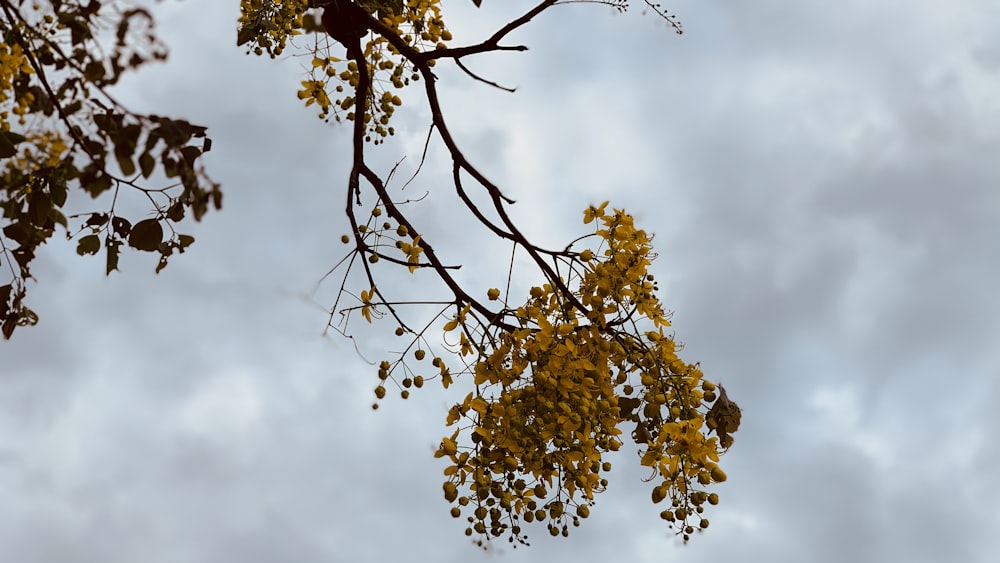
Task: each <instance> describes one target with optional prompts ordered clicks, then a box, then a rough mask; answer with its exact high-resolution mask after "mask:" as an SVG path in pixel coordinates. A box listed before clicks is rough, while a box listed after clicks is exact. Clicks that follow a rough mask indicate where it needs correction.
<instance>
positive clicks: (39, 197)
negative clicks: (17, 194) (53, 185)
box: [28, 189, 52, 227]
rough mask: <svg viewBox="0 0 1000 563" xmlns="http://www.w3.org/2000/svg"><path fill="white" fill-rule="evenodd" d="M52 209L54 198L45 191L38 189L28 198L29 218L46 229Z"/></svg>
mask: <svg viewBox="0 0 1000 563" xmlns="http://www.w3.org/2000/svg"><path fill="white" fill-rule="evenodd" d="M51 209H52V198H51V197H49V194H47V193H46V192H45V191H44V190H39V189H36V190H34V191H32V192H31V196H30V197H29V198H28V218H30V219H31V222H32V223H33V224H34V225H36V226H38V227H44V226H45V223H46V222H47V220H48V218H49V211H50V210H51Z"/></svg>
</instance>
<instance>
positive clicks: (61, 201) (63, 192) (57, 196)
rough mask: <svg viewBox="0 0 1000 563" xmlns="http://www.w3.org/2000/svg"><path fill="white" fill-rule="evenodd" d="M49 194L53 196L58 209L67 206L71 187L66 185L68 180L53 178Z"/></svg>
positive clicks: (53, 201)
mask: <svg viewBox="0 0 1000 563" xmlns="http://www.w3.org/2000/svg"><path fill="white" fill-rule="evenodd" d="M49 192H50V193H51V194H52V203H53V204H55V206H56V207H62V206H63V205H66V196H67V195H68V194H69V187H68V186H67V185H66V180H64V179H62V178H53V179H52V180H51V181H50V182H49Z"/></svg>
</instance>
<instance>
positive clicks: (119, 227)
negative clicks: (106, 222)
mask: <svg viewBox="0 0 1000 563" xmlns="http://www.w3.org/2000/svg"><path fill="white" fill-rule="evenodd" d="M111 228H113V229H114V230H115V232H116V233H118V235H119V236H123V237H127V236H128V234H129V233H130V232H132V223H130V222H129V220H128V219H126V218H124V217H114V218H113V219H111Z"/></svg>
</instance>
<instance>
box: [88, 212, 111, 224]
mask: <svg viewBox="0 0 1000 563" xmlns="http://www.w3.org/2000/svg"><path fill="white" fill-rule="evenodd" d="M107 222H108V214H107V213H91V214H90V218H89V219H87V222H86V223H85V224H86V225H87V226H88V227H103V226H104V225H105V224H106V223H107Z"/></svg>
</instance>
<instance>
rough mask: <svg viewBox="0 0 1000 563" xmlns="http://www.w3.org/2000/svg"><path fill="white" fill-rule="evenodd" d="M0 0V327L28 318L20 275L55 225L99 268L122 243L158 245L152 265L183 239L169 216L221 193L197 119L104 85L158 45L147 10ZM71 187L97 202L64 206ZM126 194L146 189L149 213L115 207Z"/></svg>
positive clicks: (111, 264) (158, 56)
mask: <svg viewBox="0 0 1000 563" xmlns="http://www.w3.org/2000/svg"><path fill="white" fill-rule="evenodd" d="M0 11H2V13H3V19H2V20H0V35H2V38H0V214H2V215H0V225H2V232H3V235H2V236H0V267H2V268H4V269H5V270H6V271H7V272H8V273H9V278H8V280H7V283H5V284H3V285H0V327H2V333H3V336H4V338H10V337H11V335H12V334H13V332H14V330H15V329H16V327H18V326H23V325H32V324H35V323H36V322H37V321H38V316H37V315H36V314H35V313H34V312H33V311H32V310H31V309H30V308H28V306H27V305H26V297H27V280H28V279H30V278H31V262H32V260H33V259H34V258H35V255H36V253H37V252H38V248H39V247H40V246H41V245H43V244H44V243H45V242H46V241H48V240H49V238H50V237H52V236H53V235H54V234H55V232H56V231H57V230H62V231H64V232H65V233H66V236H67V237H68V238H74V237H75V238H76V239H77V253H78V254H80V255H91V254H98V253H100V252H101V251H102V249H103V252H104V254H105V257H106V260H105V265H106V271H107V273H108V274H110V273H111V272H112V271H114V270H116V269H118V263H119V254H120V249H121V247H122V246H125V245H128V246H131V247H133V248H136V249H138V250H143V251H147V252H156V253H158V254H159V255H160V259H159V263H158V265H157V271H160V270H161V269H163V268H164V267H165V266H166V265H167V259H168V257H169V256H171V255H172V254H173V252H174V251H178V252H183V251H184V249H185V248H187V247H188V246H189V245H190V244H191V243H192V242H193V241H194V239H193V238H192V237H191V236H189V235H183V234H180V233H177V232H176V230H175V228H174V226H175V225H176V224H177V223H179V222H180V221H181V220H182V219H184V217H185V216H186V215H187V214H188V213H189V212H190V213H191V214H192V215H193V216H194V217H195V219H196V220H200V219H201V218H202V216H204V215H205V213H206V212H207V211H208V209H209V207H210V206H211V207H215V208H219V207H220V206H221V201H222V193H221V191H219V187H218V186H217V185H215V184H213V183H212V182H211V181H210V180H209V179H208V177H207V176H206V175H205V173H204V172H203V170H202V169H201V167H200V166H199V160H200V157H201V155H202V153H203V152H205V151H207V150H208V149H209V148H210V142H209V140H208V138H207V137H206V136H205V131H206V129H205V128H204V127H200V126H197V125H192V124H191V123H189V122H187V121H185V120H181V119H171V118H168V117H163V116H158V115H141V114H137V113H135V112H132V111H129V110H128V109H127V108H126V107H124V106H123V105H122V104H120V103H118V102H117V101H116V100H115V99H114V98H113V97H112V96H111V95H110V94H109V92H108V88H110V87H111V86H113V85H114V84H116V83H117V82H118V80H119V79H120V78H121V76H122V75H123V74H124V73H125V72H127V71H132V70H136V69H138V68H140V67H142V66H144V65H146V64H147V63H150V62H155V61H162V60H164V59H165V58H166V56H167V55H166V49H165V47H164V45H163V44H162V43H161V42H160V41H159V40H158V39H157V37H156V36H155V34H154V33H153V27H152V25H153V18H152V15H151V14H150V13H149V12H148V11H147V10H145V9H143V8H138V7H131V6H125V5H123V4H122V3H118V2H111V3H108V2H103V3H102V2H99V1H96V0H90V1H88V2H83V1H82V0H52V1H50V2H41V1H38V2H17V3H14V2H10V1H8V0H4V1H0ZM154 181H155V184H154ZM123 188H124V190H125V191H124V192H123ZM71 194H80V195H86V196H88V197H87V199H90V200H97V201H105V202H106V203H101V204H100V205H102V207H101V208H98V209H95V210H93V211H90V212H82V213H78V214H75V215H72V216H70V217H67V216H66V209H67V208H68V207H67V206H68V205H70V204H71V203H72V202H71V200H70V197H69V196H70V195H71ZM126 194H128V195H137V196H139V197H141V198H142V199H143V200H146V201H148V202H149V205H150V206H151V207H152V212H153V217H151V218H146V219H141V220H138V219H135V218H133V219H128V218H126V217H123V216H121V215H119V213H118V212H117V208H118V201H119V196H122V197H124V196H125V195H126ZM105 195H110V196H111V197H110V202H107V199H109V198H102V196H105ZM77 205H81V204H80V203H78V204H77ZM84 209H85V208H84ZM133 222H134V223H135V225H134V226H133V225H132V223H133ZM165 232H166V233H167V234H165ZM0 280H2V278H0ZM0 283H2V281H0Z"/></svg>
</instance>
